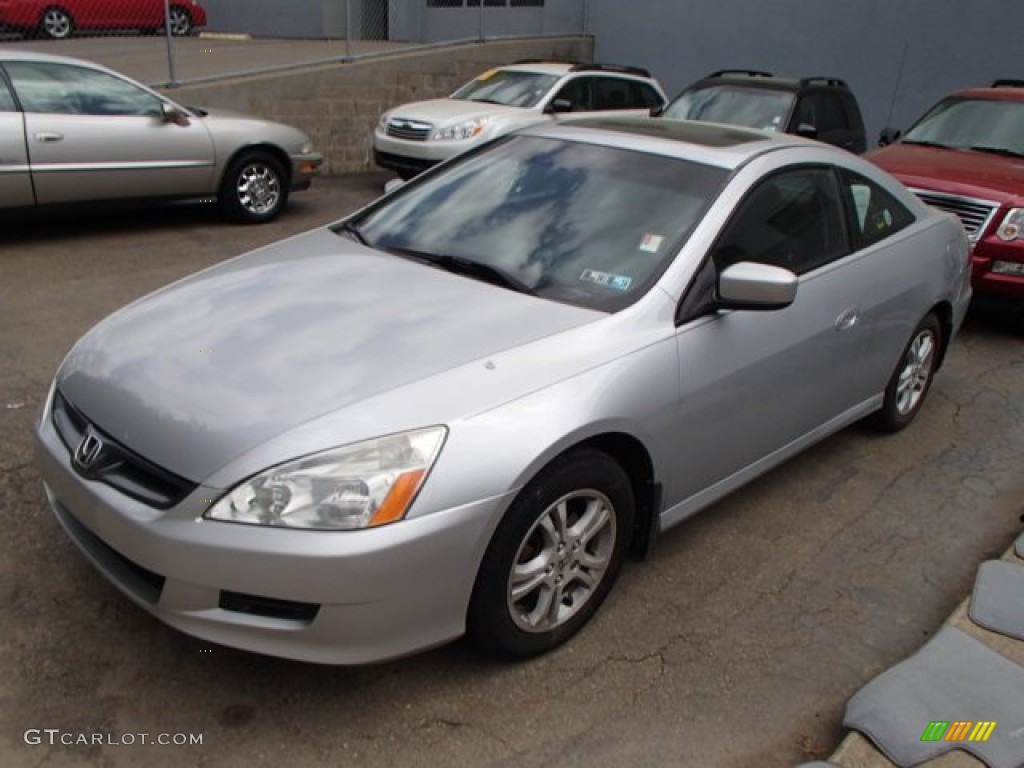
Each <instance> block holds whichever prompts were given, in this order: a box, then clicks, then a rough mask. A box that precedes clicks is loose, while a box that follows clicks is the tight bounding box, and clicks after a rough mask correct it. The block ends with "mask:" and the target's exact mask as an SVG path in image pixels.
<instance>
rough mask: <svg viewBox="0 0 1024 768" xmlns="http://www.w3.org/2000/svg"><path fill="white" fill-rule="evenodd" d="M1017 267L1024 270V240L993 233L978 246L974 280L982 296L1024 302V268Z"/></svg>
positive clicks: (977, 292) (973, 255) (972, 261)
mask: <svg viewBox="0 0 1024 768" xmlns="http://www.w3.org/2000/svg"><path fill="white" fill-rule="evenodd" d="M1007 265H1015V266H1014V267H1008V266H1007ZM1009 270H1013V271H1009ZM1016 270H1024V242H1021V241H1019V240H1017V241H1014V242H1011V243H1007V242H1004V241H1003V240H1000V239H999V238H998V237H995V236H993V235H990V236H989V237H986V238H984V239H983V240H981V241H980V242H979V243H977V244H976V245H975V246H974V251H973V252H972V254H971V284H972V285H973V286H974V292H975V293H976V294H977V295H978V296H979V297H981V296H986V297H991V298H993V299H996V300H999V301H1001V302H1003V303H1005V304H1008V305H1012V304H1014V303H1016V304H1017V305H1019V306H1024V271H1019V272H1018V271H1016Z"/></svg>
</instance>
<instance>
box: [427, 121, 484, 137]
mask: <svg viewBox="0 0 1024 768" xmlns="http://www.w3.org/2000/svg"><path fill="white" fill-rule="evenodd" d="M486 125H487V118H485V117H478V118H477V119H476V120H467V121H466V122H464V123H459V124H457V125H449V126H448V127H447V128H439V129H438V130H436V131H434V132H433V133H432V134H431V135H430V140H431V141H462V140H463V139H472V138H474V137H476V136H479V135H480V134H481V133H483V130H484V127H485V126H486Z"/></svg>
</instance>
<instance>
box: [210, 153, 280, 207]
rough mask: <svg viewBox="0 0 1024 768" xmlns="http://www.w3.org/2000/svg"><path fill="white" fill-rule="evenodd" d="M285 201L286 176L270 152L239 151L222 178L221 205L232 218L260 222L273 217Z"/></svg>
mask: <svg viewBox="0 0 1024 768" xmlns="http://www.w3.org/2000/svg"><path fill="white" fill-rule="evenodd" d="M287 202H288V177H287V175H286V174H285V171H284V167H283V166H282V165H281V163H280V162H279V161H278V159H277V158H276V157H274V156H273V155H272V154H270V153H269V152H263V151H251V152H245V153H243V154H241V155H240V156H239V157H238V158H236V159H235V160H234V161H233V162H232V163H231V165H230V167H229V168H228V171H227V173H225V174H224V180H223V181H222V182H221V187H220V205H221V209H222V210H223V211H224V215H225V216H227V217H228V218H229V219H231V220H232V221H239V222H243V223H246V224H262V223H264V222H267V221H270V220H271V219H273V218H276V217H277V215H278V214H279V213H281V211H282V210H284V206H285V204H286V203H287Z"/></svg>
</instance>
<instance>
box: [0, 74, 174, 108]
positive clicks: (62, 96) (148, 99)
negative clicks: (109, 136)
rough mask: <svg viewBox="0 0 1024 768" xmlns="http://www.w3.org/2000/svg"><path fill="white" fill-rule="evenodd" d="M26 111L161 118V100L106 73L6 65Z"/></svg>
mask: <svg viewBox="0 0 1024 768" xmlns="http://www.w3.org/2000/svg"><path fill="white" fill-rule="evenodd" d="M6 67H7V72H8V74H9V75H10V77H11V82H13V83H14V89H15V91H17V93H18V98H19V99H21V104H22V107H23V108H24V109H25V111H26V112H39V113H48V114H66V115H159V114H160V111H161V104H162V102H161V101H160V99H159V98H157V97H156V96H154V95H153V94H151V93H149V92H148V91H144V90H142V89H141V88H139V87H138V86H136V85H133V84H132V83H129V82H126V81H124V80H122V79H120V78H118V77H114V76H113V75H108V74H107V73H106V72H99V71H96V70H93V69H86V68H84V67H76V66H69V65H66V64H50V63H45V62H26V61H19V62H11V63H9V64H7V65H6Z"/></svg>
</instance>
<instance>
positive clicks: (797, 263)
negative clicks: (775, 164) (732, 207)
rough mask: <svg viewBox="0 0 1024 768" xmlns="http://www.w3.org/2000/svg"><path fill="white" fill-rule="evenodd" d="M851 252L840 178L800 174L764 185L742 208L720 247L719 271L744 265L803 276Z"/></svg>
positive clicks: (824, 172) (817, 171)
mask: <svg viewBox="0 0 1024 768" xmlns="http://www.w3.org/2000/svg"><path fill="white" fill-rule="evenodd" d="M848 252H849V248H848V247H847V243H846V229H845V227H844V225H843V207H842V203H841V202H840V197H839V192H838V190H837V188H836V181H835V175H834V174H833V173H832V171H831V170H830V169H827V168H797V169H793V170H789V171H783V172H781V173H777V174H775V175H774V176H770V177H769V178H767V179H764V180H762V181H761V182H760V183H759V184H758V185H757V186H756V187H755V188H754V189H753V190H752V191H751V192H750V193H749V194H748V195H747V198H746V199H745V200H744V201H743V202H742V203H740V205H739V208H738V209H737V211H736V213H735V214H733V217H732V219H731V220H730V221H729V223H728V224H727V225H726V227H725V230H724V231H723V232H722V234H721V235H720V236H719V240H718V243H717V244H716V245H715V249H714V254H713V259H714V261H715V267H716V268H717V269H718V271H721V270H723V269H725V267H728V266H729V265H731V264H735V263H736V262H739V261H755V262H759V263H761V264H771V265H773V266H777V267H782V268H784V269H788V270H790V271H792V272H795V273H796V274H798V275H802V274H804V273H806V272H810V271H811V270H812V269H816V268H817V267H820V266H822V265H823V264H828V263H829V262H831V261H834V260H836V259H838V258H840V257H842V256H844V255H846V253H848Z"/></svg>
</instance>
